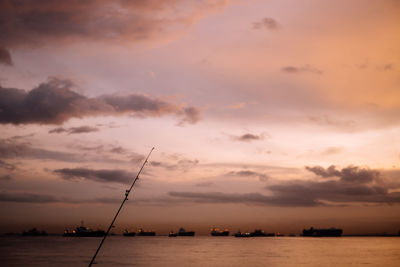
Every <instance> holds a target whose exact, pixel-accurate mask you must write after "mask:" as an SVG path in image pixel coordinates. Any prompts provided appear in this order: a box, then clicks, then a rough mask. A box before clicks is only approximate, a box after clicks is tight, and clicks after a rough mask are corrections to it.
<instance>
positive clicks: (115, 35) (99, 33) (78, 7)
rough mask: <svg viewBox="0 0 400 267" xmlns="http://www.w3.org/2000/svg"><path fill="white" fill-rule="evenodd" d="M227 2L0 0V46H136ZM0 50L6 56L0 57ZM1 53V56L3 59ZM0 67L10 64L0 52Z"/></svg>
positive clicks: (7, 54)
mask: <svg viewBox="0 0 400 267" xmlns="http://www.w3.org/2000/svg"><path fill="white" fill-rule="evenodd" d="M227 3H228V1H226V0H219V1H213V2H211V1H206V0H201V1H183V0H164V1H157V0H148V1H126V0H116V1H105V0H99V1H95V0H89V1H79V0H71V1H68V4H66V3H64V2H58V1H57V2H55V1H51V0H39V1H30V0H22V1H11V0H3V1H0V17H1V18H2V21H1V23H0V47H1V46H3V47H5V48H18V47H35V46H40V45H48V44H49V43H57V44H60V45H63V44H65V43H69V42H72V41H77V40H80V41H96V42H98V41H103V42H119V43H120V42H129V43H132V42H139V41H144V40H151V39H155V38H160V37H163V36H167V35H168V34H171V33H173V32H179V31H182V30H185V29H186V28H187V27H188V26H190V25H191V24H192V23H193V22H195V21H196V20H198V19H200V18H201V17H203V16H204V15H205V14H207V13H208V12H210V11H213V10H217V9H219V8H221V7H223V6H224V5H226V4H227ZM3 52H5V53H6V54H4V53H3ZM4 55H5V56H6V57H4ZM0 64H8V65H10V64H11V57H10V54H9V53H8V51H7V50H6V49H3V50H2V49H0Z"/></svg>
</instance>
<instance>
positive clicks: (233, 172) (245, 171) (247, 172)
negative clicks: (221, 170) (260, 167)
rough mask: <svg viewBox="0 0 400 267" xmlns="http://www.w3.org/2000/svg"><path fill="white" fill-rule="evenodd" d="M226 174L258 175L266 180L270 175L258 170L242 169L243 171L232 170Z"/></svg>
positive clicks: (261, 179)
mask: <svg viewBox="0 0 400 267" xmlns="http://www.w3.org/2000/svg"><path fill="white" fill-rule="evenodd" d="M225 175H226V176H238V177H258V178H259V179H260V181H266V180H268V179H269V177H268V175H267V174H265V173H260V172H256V171H250V170H242V171H231V172H228V173H227V174H225Z"/></svg>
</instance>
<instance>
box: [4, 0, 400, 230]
mask: <svg viewBox="0 0 400 267" xmlns="http://www.w3.org/2000/svg"><path fill="white" fill-rule="evenodd" d="M399 12H400V3H399V1H395V0H383V1H378V0H354V1H345V0H338V1H328V0H324V1H320V0H302V1H289V0H283V1H278V0H269V1H258V0H249V1H243V0H231V1H228V0H215V1H211V0H201V1H194V0H193V1H191V0H164V1H156V0H148V1H139V0H132V1H128V0H115V1H103V0H100V1H94V0H89V1H84V2H82V1H78V0H72V1H68V4H67V3H66V2H59V1H50V0H39V1H31V0H19V1H11V0H2V1H0V18H1V19H0V124H1V125H0V211H1V214H2V216H1V220H0V228H1V230H0V232H13V231H14V232H20V231H22V230H24V229H25V230H26V229H28V228H31V227H38V228H39V229H46V230H48V231H49V232H54V233H57V232H58V233H61V232H62V231H63V230H64V229H66V228H68V229H71V228H73V227H75V226H78V225H79V224H80V223H81V221H84V223H85V225H87V226H89V227H91V228H106V227H107V225H108V223H109V222H110V221H111V219H112V217H113V215H114V212H115V211H116V209H117V208H118V206H119V203H120V202H121V201H122V199H123V197H124V193H125V190H126V189H128V188H129V186H130V184H131V182H132V181H133V179H134V177H135V175H136V173H137V171H138V170H139V168H140V166H141V164H142V163H143V160H144V158H145V156H146V155H147V154H148V153H149V151H150V149H151V148H152V147H155V150H154V151H153V153H152V155H151V157H150V159H149V162H148V164H147V165H146V166H145V168H144V171H143V173H142V174H141V175H140V179H139V181H138V183H137V184H136V185H135V187H134V190H133V191H132V193H131V195H130V197H129V201H128V202H127V205H126V206H125V207H124V208H123V210H122V213H121V215H120V217H119V218H118V220H117V222H116V227H115V231H116V232H121V231H122V230H124V229H129V230H136V229H138V228H139V227H143V228H144V229H153V230H156V231H157V232H158V233H160V234H161V233H163V234H166V233H168V232H169V231H170V230H177V229H178V227H181V226H183V227H185V228H187V229H192V230H196V231H197V232H198V233H200V234H207V233H208V229H209V228H211V227H220V228H229V229H230V230H231V231H232V232H233V231H236V230H238V229H242V230H246V231H251V230H253V229H254V228H262V229H264V230H265V231H266V232H281V233H287V234H288V233H299V232H301V230H302V229H303V228H308V227H310V226H314V227H321V228H322V227H339V228H342V229H343V230H344V233H345V234H346V233H347V234H351V233H382V232H388V233H397V232H398V231H399V230H400V215H399V214H400V205H399V204H400V134H399V133H400V121H399V118H400V35H399V34H398V33H399V32H400V16H398V14H399Z"/></svg>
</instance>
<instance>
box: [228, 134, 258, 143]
mask: <svg viewBox="0 0 400 267" xmlns="http://www.w3.org/2000/svg"><path fill="white" fill-rule="evenodd" d="M231 138H232V139H233V140H235V141H242V142H251V141H256V140H262V139H264V135H262V134H261V135H255V134H250V133H246V134H243V135H240V136H232V137H231Z"/></svg>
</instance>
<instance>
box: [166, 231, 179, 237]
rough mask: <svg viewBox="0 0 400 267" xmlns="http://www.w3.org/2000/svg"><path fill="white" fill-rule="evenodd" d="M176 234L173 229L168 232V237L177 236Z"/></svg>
mask: <svg viewBox="0 0 400 267" xmlns="http://www.w3.org/2000/svg"><path fill="white" fill-rule="evenodd" d="M177 236H178V234H177V233H174V232H173V231H171V232H169V234H168V237H177Z"/></svg>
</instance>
